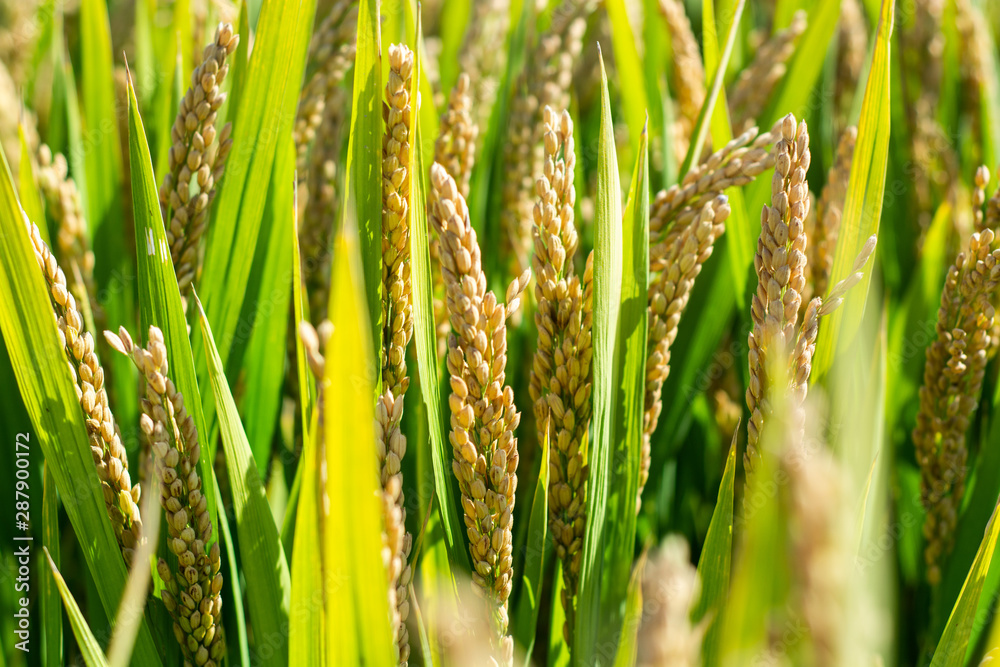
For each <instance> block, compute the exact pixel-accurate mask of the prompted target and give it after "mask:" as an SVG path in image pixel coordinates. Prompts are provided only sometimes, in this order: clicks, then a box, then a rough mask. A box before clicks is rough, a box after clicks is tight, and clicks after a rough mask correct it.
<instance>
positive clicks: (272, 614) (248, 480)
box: [192, 292, 291, 665]
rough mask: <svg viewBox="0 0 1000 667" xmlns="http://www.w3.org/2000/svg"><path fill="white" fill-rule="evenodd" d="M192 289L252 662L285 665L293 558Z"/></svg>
mask: <svg viewBox="0 0 1000 667" xmlns="http://www.w3.org/2000/svg"><path fill="white" fill-rule="evenodd" d="M192 294H193V295H194V300H195V305H196V306H197V309H198V322H199V324H200V325H201V333H202V336H203V337H204V340H205V353H206V354H207V355H208V367H209V371H210V381H211V383H212V393H213V394H214V395H215V402H216V405H217V407H218V415H219V426H220V429H219V432H220V434H221V436H222V444H223V447H224V448H225V452H226V470H227V471H228V473H229V486H230V489H231V493H232V497H233V510H234V512H235V514H236V534H237V536H238V537H239V549H240V556H241V558H240V562H241V564H242V566H243V576H244V577H245V578H246V581H247V589H246V590H247V603H248V607H249V609H250V622H251V624H252V626H253V628H254V637H255V638H256V642H255V644H256V645H255V646H254V647H253V649H252V657H251V662H254V663H257V664H264V665H283V664H286V660H287V658H286V656H287V648H286V643H287V641H288V634H287V628H288V606H289V594H290V589H291V585H290V584H291V582H290V579H289V575H288V563H287V562H286V561H285V552H284V550H282V548H281V541H280V540H279V539H278V527H277V526H276V525H275V523H274V518H273V517H272V516H271V508H270V506H268V504H267V496H266V495H265V493H264V484H263V482H262V481H261V478H260V474H259V473H258V472H257V467H256V466H255V465H254V463H253V454H252V452H251V451H250V444H249V443H248V442H247V436H246V433H244V431H243V425H242V424H241V423H240V417H239V412H237V410H236V403H235V402H234V401H233V395H232V393H231V392H230V391H229V384H228V383H227V381H226V374H225V371H224V370H223V368H222V359H220V358H219V352H218V349H217V348H216V347H215V339H214V338H213V337H212V329H211V327H210V326H209V323H208V318H207V316H206V315H205V311H204V310H203V309H202V307H201V302H200V301H199V300H198V296H197V294H195V293H193V292H192ZM265 649H266V650H265Z"/></svg>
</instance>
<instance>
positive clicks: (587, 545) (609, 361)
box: [572, 46, 634, 665]
mask: <svg viewBox="0 0 1000 667" xmlns="http://www.w3.org/2000/svg"><path fill="white" fill-rule="evenodd" d="M598 49H600V46H598ZM600 59H601V87H602V95H601V133H600V140H599V144H598V157H597V165H598V166H597V192H596V197H595V209H596V212H595V216H594V226H595V231H594V239H595V241H594V288H593V289H594V332H593V348H594V356H593V364H594V368H593V377H594V381H593V397H594V398H593V401H594V418H593V424H594V438H593V450H592V451H591V452H590V462H589V466H590V470H589V479H588V480H587V521H586V528H585V533H584V540H583V549H582V553H581V558H580V580H579V581H580V583H579V592H578V594H577V605H578V606H577V617H576V628H575V631H574V646H573V647H572V654H573V662H574V664H581V665H589V664H592V663H594V662H595V660H596V648H597V638H598V635H599V633H600V625H601V582H602V580H603V566H604V562H603V556H604V552H605V551H604V550H605V548H606V547H607V546H608V544H609V542H608V535H607V532H608V527H609V525H608V523H607V521H608V514H607V506H608V496H609V495H610V483H611V478H612V474H613V468H612V459H611V454H612V447H613V441H612V438H613V435H614V434H615V432H616V424H617V422H616V409H615V398H616V396H617V387H618V378H617V364H616V363H615V361H616V360H615V356H616V353H617V347H618V346H617V335H618V316H619V311H620V307H621V303H620V299H621V293H622V269H623V267H622V206H621V184H620V182H619V178H618V158H617V155H616V154H615V138H614V126H613V121H612V118H611V101H610V97H609V94H608V76H607V72H606V71H605V69H604V59H603V56H600ZM633 511H634V510H633Z"/></svg>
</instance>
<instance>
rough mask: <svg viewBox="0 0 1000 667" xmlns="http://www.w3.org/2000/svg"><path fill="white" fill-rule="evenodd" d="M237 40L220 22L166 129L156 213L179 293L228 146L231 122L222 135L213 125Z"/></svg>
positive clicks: (194, 269) (187, 279) (193, 272)
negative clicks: (166, 148)
mask: <svg viewBox="0 0 1000 667" xmlns="http://www.w3.org/2000/svg"><path fill="white" fill-rule="evenodd" d="M239 41H240V38H239V35H237V34H235V33H234V32H233V27H232V26H231V25H229V24H228V23H220V24H219V27H218V28H217V29H216V31H215V41H214V42H213V43H211V44H209V45H208V46H207V47H205V52H204V60H203V61H202V63H201V64H200V65H199V66H198V67H196V68H195V70H194V72H193V73H192V74H191V87H190V88H188V90H187V93H186V94H185V95H184V99H183V100H182V101H181V106H180V109H179V110H178V112H177V119H176V120H175V121H174V126H173V128H172V129H171V131H170V138H171V141H172V142H173V144H172V145H171V147H170V153H169V157H168V172H167V174H166V176H164V178H163V184H162V185H161V186H160V193H159V194H160V213H161V214H162V215H163V221H164V225H165V226H166V232H167V243H168V244H169V245H170V257H171V259H172V260H173V263H174V271H175V272H176V274H177V283H178V285H179V286H180V289H181V293H182V294H186V293H187V292H188V291H189V290H190V288H191V285H192V284H193V282H194V280H195V279H196V278H197V276H198V274H199V273H200V270H201V256H200V255H201V250H200V247H199V242H200V241H201V238H202V236H203V235H204V233H205V228H206V226H207V224H208V207H209V206H210V205H211V203H212V200H213V199H214V198H215V193H216V188H217V185H218V182H219V179H221V178H222V173H223V171H224V169H225V166H226V159H227V158H228V157H229V151H230V149H231V148H232V145H233V140H232V138H231V136H230V135H231V134H232V124H231V123H226V124H225V125H224V126H223V128H222V131H221V132H217V131H216V127H215V124H216V119H217V114H218V111H219V108H220V107H221V106H222V104H223V103H224V102H225V100H226V94H225V93H223V92H220V90H219V86H220V84H221V83H222V82H223V81H224V80H225V78H226V74H227V73H228V72H229V63H228V62H227V60H226V58H227V57H228V56H229V55H230V54H232V53H233V52H234V51H235V50H236V47H237V45H238V44H239ZM217 135H218V143H216V138H217ZM192 179H194V180H195V181H196V182H197V185H198V188H197V194H192V192H191V181H192Z"/></svg>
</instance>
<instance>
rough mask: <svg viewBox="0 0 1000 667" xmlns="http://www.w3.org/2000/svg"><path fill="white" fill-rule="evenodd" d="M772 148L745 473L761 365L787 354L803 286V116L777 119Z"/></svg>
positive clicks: (760, 397) (754, 314)
mask: <svg viewBox="0 0 1000 667" xmlns="http://www.w3.org/2000/svg"><path fill="white" fill-rule="evenodd" d="M774 153H775V158H774V163H775V168H774V178H773V179H772V182H771V205H770V206H765V207H764V209H763V211H762V212H761V232H760V238H759V239H758V240H757V253H756V255H755V256H754V269H755V271H756V274H757V290H756V291H755V292H754V295H753V300H752V304H751V310H750V315H751V319H752V322H753V330H752V331H751V333H750V335H749V337H748V346H749V357H748V358H749V365H750V384H749V387H748V388H747V393H746V399H747V406H748V407H749V409H750V420H749V424H748V438H747V450H746V454H745V455H744V467H745V468H746V470H747V475H748V477H750V476H751V475H752V471H753V469H754V466H755V464H756V459H757V457H759V455H760V453H759V452H758V450H757V442H758V440H759V438H760V430H761V427H762V426H763V422H764V416H765V415H764V412H765V411H766V410H767V408H766V405H765V403H766V394H767V392H768V391H770V387H769V383H768V381H767V372H766V366H767V364H768V363H769V357H770V356H771V355H776V356H777V357H782V356H784V355H788V354H790V353H791V351H792V347H793V346H794V345H795V342H796V324H797V322H798V311H799V307H800V304H801V303H802V296H801V295H802V290H803V288H804V287H805V272H804V269H805V266H806V254H805V253H806V245H807V244H806V236H805V233H804V221H805V218H806V216H807V215H808V213H809V196H808V194H809V190H808V184H807V183H806V172H807V171H808V169H809V162H810V153H809V131H808V129H807V128H806V123H805V121H802V122H801V123H798V124H796V122H795V118H794V116H792V115H791V114H789V115H788V116H785V117H784V118H783V119H782V122H781V140H780V141H779V142H778V143H777V144H776V145H775V147H774ZM777 391H782V389H780V388H779V389H777Z"/></svg>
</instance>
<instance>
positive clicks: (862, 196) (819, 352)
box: [812, 0, 895, 383]
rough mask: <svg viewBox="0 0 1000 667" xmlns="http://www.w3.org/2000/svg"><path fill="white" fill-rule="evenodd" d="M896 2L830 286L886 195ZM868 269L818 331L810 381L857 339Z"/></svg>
mask: <svg viewBox="0 0 1000 667" xmlns="http://www.w3.org/2000/svg"><path fill="white" fill-rule="evenodd" d="M894 7H895V5H894V3H893V2H892V1H891V0H883V3H882V15H881V17H880V18H879V25H878V31H877V32H876V36H875V49H874V51H873V52H872V66H871V69H870V70H869V74H868V85H867V87H866V89H865V98H864V102H863V103H862V107H861V118H860V120H859V123H858V141H857V145H856V146H855V148H854V160H853V162H852V164H851V178H850V182H849V184H848V190H847V200H846V201H845V203H844V215H843V220H842V222H841V225H840V234H839V236H838V238H837V249H836V252H835V255H834V263H833V272H832V275H831V278H830V280H831V284H835V283H836V281H838V280H841V279H843V278H844V277H846V276H847V274H848V272H849V271H850V268H851V265H852V264H853V263H854V258H855V257H857V254H858V251H859V250H861V247H862V246H863V245H864V244H865V242H866V241H867V240H868V237H870V236H871V235H872V234H877V233H878V228H879V221H880V220H881V217H882V199H883V196H884V194H885V174H886V165H887V162H888V151H889V124H890V120H889V39H890V37H891V35H892V25H893V17H894ZM871 277H872V269H869V270H867V271H866V272H865V274H864V277H863V278H862V279H861V283H860V284H859V285H858V286H857V287H855V288H854V289H853V290H851V292H850V293H849V294H848V295H847V297H846V298H845V299H844V305H843V307H842V308H839V309H838V310H836V311H835V312H834V313H833V314H832V315H831V316H830V318H829V321H827V322H825V323H824V326H823V327H821V328H820V332H819V339H818V340H817V342H816V356H815V358H814V360H813V371H812V373H813V378H814V380H813V381H814V382H815V383H819V382H821V381H822V380H823V379H824V377H825V376H826V374H827V372H828V371H829V370H830V367H831V365H832V363H833V355H834V354H835V353H836V352H837V351H838V349H839V348H840V347H841V346H844V345H845V344H847V343H848V342H850V340H851V339H852V338H853V337H854V336H855V334H856V332H857V330H858V327H859V325H860V322H861V316H862V314H863V312H864V309H865V302H866V300H867V298H868V286H869V284H870V283H871Z"/></svg>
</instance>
